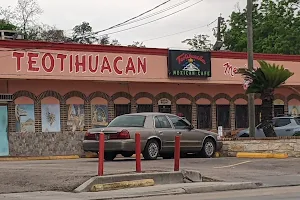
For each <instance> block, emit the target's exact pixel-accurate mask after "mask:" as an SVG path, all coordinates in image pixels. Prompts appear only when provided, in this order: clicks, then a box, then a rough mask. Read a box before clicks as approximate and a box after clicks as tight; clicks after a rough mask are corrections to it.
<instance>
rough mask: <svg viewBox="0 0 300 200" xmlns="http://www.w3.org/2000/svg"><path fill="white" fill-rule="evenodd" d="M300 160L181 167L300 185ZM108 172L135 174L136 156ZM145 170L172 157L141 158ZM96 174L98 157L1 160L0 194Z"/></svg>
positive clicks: (196, 161)
mask: <svg viewBox="0 0 300 200" xmlns="http://www.w3.org/2000/svg"><path fill="white" fill-rule="evenodd" d="M299 162H300V159H295V158H288V159H238V158H213V159H204V158H186V159H181V168H182V169H190V170H198V171H200V172H201V173H202V175H204V176H208V177H211V178H214V179H218V180H224V181H233V182H241V181H250V182H262V183H264V184H266V185H272V186H276V185H277V186H278V185H300V168H299ZM104 167H105V169H104V172H105V174H120V173H132V172H134V170H135V161H134V159H127V160H124V159H123V160H122V159H119V160H116V161H113V162H106V163H105V165H104ZM142 169H143V170H145V171H170V170H173V160H162V159H161V160H156V161H142ZM96 174H97V159H77V160H48V161H9V162H0V180H1V181H0V193H2V194H3V193H11V192H27V191H72V190H73V189H75V188H76V187H77V186H79V185H80V184H81V183H83V182H84V181H86V180H88V179H89V178H90V177H92V176H95V175H96Z"/></svg>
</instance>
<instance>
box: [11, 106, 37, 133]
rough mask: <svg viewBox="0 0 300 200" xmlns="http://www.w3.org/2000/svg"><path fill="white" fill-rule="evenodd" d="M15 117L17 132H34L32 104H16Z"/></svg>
mask: <svg viewBox="0 0 300 200" xmlns="http://www.w3.org/2000/svg"><path fill="white" fill-rule="evenodd" d="M15 117H16V131H17V132H27V133H28V132H30V133H33V132H35V117H34V105H33V104H16V107H15Z"/></svg>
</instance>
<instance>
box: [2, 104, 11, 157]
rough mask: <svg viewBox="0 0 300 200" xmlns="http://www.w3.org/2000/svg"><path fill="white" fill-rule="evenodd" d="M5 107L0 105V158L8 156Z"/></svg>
mask: <svg viewBox="0 0 300 200" xmlns="http://www.w3.org/2000/svg"><path fill="white" fill-rule="evenodd" d="M7 126H8V116H7V106H2V105H0V156H8V155H9V148H8V138H7Z"/></svg>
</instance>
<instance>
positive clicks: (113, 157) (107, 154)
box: [104, 152, 117, 161]
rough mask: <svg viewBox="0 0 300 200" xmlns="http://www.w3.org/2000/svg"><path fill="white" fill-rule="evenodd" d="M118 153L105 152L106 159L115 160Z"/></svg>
mask: <svg viewBox="0 0 300 200" xmlns="http://www.w3.org/2000/svg"><path fill="white" fill-rule="evenodd" d="M116 156H117V154H116V153H114V152H106V153H104V160H106V161H113V160H114V159H115V158H116Z"/></svg>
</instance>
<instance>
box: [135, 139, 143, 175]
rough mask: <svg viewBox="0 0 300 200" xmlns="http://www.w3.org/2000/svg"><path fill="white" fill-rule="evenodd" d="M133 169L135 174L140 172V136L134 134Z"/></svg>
mask: <svg viewBox="0 0 300 200" xmlns="http://www.w3.org/2000/svg"><path fill="white" fill-rule="evenodd" d="M135 168H136V172H137V173H141V172H142V166H141V134H140V133H136V134H135Z"/></svg>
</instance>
